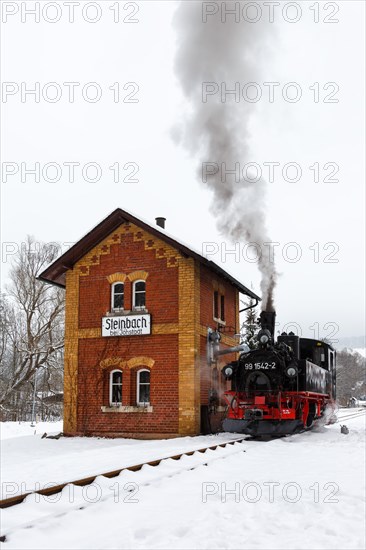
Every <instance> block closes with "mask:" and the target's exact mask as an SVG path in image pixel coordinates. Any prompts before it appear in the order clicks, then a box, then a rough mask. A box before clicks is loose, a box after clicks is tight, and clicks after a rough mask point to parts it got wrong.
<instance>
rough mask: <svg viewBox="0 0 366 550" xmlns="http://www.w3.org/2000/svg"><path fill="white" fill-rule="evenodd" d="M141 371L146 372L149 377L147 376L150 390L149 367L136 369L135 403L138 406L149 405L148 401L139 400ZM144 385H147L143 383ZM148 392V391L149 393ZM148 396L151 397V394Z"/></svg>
mask: <svg viewBox="0 0 366 550" xmlns="http://www.w3.org/2000/svg"><path fill="white" fill-rule="evenodd" d="M141 372H148V373H149V375H150V377H149V386H150V392H151V371H149V369H140V370H138V371H137V375H136V403H137V405H138V406H139V407H143V406H146V407H147V406H149V405H150V401H140V374H141ZM144 385H147V384H145V383H144ZM150 392H149V393H150ZM150 397H151V394H150Z"/></svg>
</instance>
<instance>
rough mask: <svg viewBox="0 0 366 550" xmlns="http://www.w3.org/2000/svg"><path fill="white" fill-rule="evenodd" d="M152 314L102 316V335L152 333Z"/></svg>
mask: <svg viewBox="0 0 366 550" xmlns="http://www.w3.org/2000/svg"><path fill="white" fill-rule="evenodd" d="M150 318H151V315H149V314H141V315H138V314H137V315H123V316H120V317H114V316H113V317H103V318H102V336H141V335H143V334H151V319H150Z"/></svg>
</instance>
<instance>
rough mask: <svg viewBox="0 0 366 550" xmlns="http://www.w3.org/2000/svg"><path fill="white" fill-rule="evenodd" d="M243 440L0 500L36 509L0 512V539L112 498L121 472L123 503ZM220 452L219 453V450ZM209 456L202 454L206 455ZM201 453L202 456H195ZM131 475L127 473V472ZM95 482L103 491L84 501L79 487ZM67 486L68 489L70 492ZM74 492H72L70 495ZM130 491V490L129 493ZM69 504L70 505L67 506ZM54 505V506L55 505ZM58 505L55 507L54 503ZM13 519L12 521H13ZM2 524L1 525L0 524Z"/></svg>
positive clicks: (1, 504)
mask: <svg viewBox="0 0 366 550" xmlns="http://www.w3.org/2000/svg"><path fill="white" fill-rule="evenodd" d="M245 440H246V437H241V438H238V439H233V440H230V441H225V442H223V443H218V444H217V445H211V446H209V447H204V448H201V449H195V450H191V451H185V452H182V453H179V454H175V455H172V456H166V457H163V458H159V459H156V460H151V461H147V462H144V463H141V464H135V465H132V466H127V467H123V468H120V469H118V470H113V471H110V472H105V473H100V474H97V475H94V476H89V477H86V478H82V479H78V480H74V481H70V482H67V483H61V484H59V485H55V486H53V487H49V488H47V489H43V490H42V489H41V490H39V491H30V492H28V493H23V494H20V495H16V496H14V497H11V498H8V499H3V500H1V501H0V507H1V508H3V509H4V508H7V509H9V508H14V507H17V506H18V505H20V504H22V503H23V501H24V500H25V502H24V505H25V506H26V505H27V504H29V511H30V512H31V514H32V513H34V511H35V510H36V517H33V518H31V517H30V518H29V519H28V520H27V521H26V522H23V523H19V522H18V521H17V518H16V517H14V518H13V519H12V518H11V516H10V517H8V518H5V517H4V514H5V513H11V512H12V510H9V512H8V511H7V510H4V511H3V512H2V514H3V520H4V519H5V520H6V521H5V522H4V521H3V529H2V533H0V542H6V540H7V538H8V537H9V536H10V535H11V534H12V533H14V532H15V531H18V530H19V529H29V528H31V527H33V526H34V525H35V524H37V523H40V522H43V521H45V520H48V519H54V518H55V517H58V516H64V515H65V514H68V513H70V512H72V511H78V510H83V509H84V508H86V507H88V506H90V505H92V504H94V503H96V502H103V501H106V500H109V499H111V498H115V497H116V492H115V490H113V491H112V490H111V489H112V487H110V482H109V480H110V479H112V478H117V477H118V476H120V475H121V474H122V479H120V480H118V482H119V483H121V484H122V485H121V486H122V490H121V494H119V492H120V490H119V491H118V498H119V499H121V497H124V498H123V499H122V500H123V502H130V500H129V499H130V494H131V491H132V492H133V490H134V489H135V488H136V487H138V489H140V488H141V487H143V486H147V485H150V484H151V483H154V482H157V481H160V480H162V479H164V478H170V477H173V476H175V475H179V474H181V473H183V472H186V471H190V470H194V469H196V468H198V467H200V466H207V465H208V464H209V463H211V462H213V461H215V460H219V459H222V458H227V457H229V456H233V455H235V454H238V453H242V452H245V449H243V448H242V447H241V445H240V447H241V448H239V449H237V450H235V451H233V452H232V451H231V452H224V451H225V450H226V449H229V448H230V447H232V446H237V444H241V443H243V442H244V441H245ZM219 451H220V452H219ZM210 454H211V456H205V455H210ZM199 455H203V456H199ZM179 460H181V461H182V462H183V463H181V464H180V465H179V467H178V468H177V467H176V465H175V463H176V462H177V461H179ZM156 467H159V468H157V469H156V470H157V471H156V473H157V474H158V475H154V474H155V472H154V470H155V468H156ZM140 470H143V471H144V472H145V475H144V477H143V479H142V481H141V482H139V483H136V481H138V479H136V478H135V477H134V475H133V474H134V473H135V472H139V471H140ZM158 470H160V473H161V475H159V472H158ZM130 474H131V475H130ZM118 482H117V481H116V483H115V484H117V485H118ZM93 484H94V485H96V486H97V487H98V488H102V489H103V492H102V495H101V496H100V498H98V499H97V500H89V499H88V500H86V499H85V495H82V494H81V490H82V489H83V488H84V489H85V488H87V486H92V485H93ZM70 489H71V492H70ZM58 493H62V494H60V495H59V496H60V499H61V500H60V501H59V502H55V501H52V499H50V498H49V497H52V495H57V494H58ZM74 493H75V494H74ZM71 494H72V499H70V495H71ZM132 494H133V493H132ZM42 497H43V502H42V506H41V507H40V508H41V509H40V511H41V515H39V514H38V513H37V512H38V511H37V509H36V508H37V507H34V504H35V503H39V502H40V501H41V498H42ZM62 497H64V501H62ZM47 502H48V503H49V506H51V508H49V506H46V508H45V504H47ZM70 503H71V505H70ZM55 504H56V506H55ZM57 504H59V506H57ZM49 509H52V513H51V514H47V513H46V514H45V513H44V512H45V511H47V510H49ZM14 520H15V521H14ZM4 523H5V525H4Z"/></svg>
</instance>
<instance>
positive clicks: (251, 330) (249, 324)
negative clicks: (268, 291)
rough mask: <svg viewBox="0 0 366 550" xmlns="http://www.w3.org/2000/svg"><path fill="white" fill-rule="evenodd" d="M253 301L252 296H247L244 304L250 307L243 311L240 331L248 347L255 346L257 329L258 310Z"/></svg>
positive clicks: (252, 347)
mask: <svg viewBox="0 0 366 550" xmlns="http://www.w3.org/2000/svg"><path fill="white" fill-rule="evenodd" d="M254 304H255V301H254V299H253V298H249V299H248V300H247V301H246V303H245V305H246V307H248V308H250V309H247V310H246V311H245V312H244V315H245V317H244V322H243V324H242V328H241V333H242V334H244V342H245V344H247V345H248V346H249V347H250V349H254V348H255V347H256V342H255V339H254V336H255V334H256V333H257V331H258V323H257V319H258V312H257V308H256V307H254Z"/></svg>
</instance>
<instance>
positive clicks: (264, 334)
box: [257, 329, 271, 344]
mask: <svg viewBox="0 0 366 550" xmlns="http://www.w3.org/2000/svg"><path fill="white" fill-rule="evenodd" d="M257 338H258V340H259V341H260V343H261V344H268V342H269V341H270V339H271V334H270V332H269V330H267V329H262V330H260V331H259V333H258V336H257Z"/></svg>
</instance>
